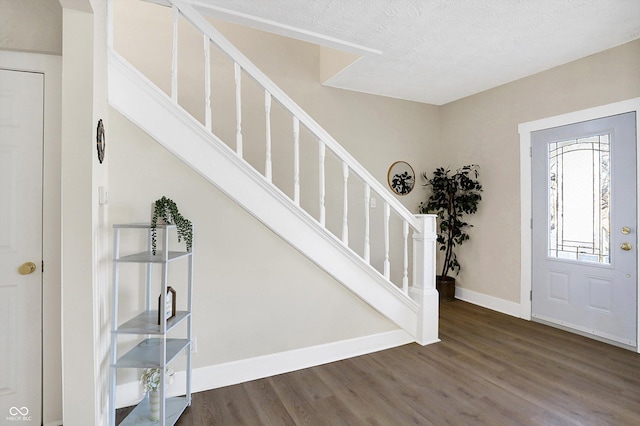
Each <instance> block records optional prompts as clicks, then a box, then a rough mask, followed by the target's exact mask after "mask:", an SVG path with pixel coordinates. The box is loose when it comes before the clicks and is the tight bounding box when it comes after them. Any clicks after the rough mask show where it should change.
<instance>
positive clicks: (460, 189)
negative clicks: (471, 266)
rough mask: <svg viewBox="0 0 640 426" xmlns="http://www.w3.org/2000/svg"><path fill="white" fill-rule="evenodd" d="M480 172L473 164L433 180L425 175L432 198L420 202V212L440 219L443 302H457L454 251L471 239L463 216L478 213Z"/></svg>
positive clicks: (440, 172)
mask: <svg viewBox="0 0 640 426" xmlns="http://www.w3.org/2000/svg"><path fill="white" fill-rule="evenodd" d="M478 169H479V167H478V165H476V164H471V165H466V166H464V167H462V168H460V169H458V170H456V171H455V173H454V172H452V171H451V170H450V169H448V168H447V169H445V168H443V167H439V168H437V169H436V170H435V171H434V172H433V176H432V177H428V176H427V174H426V173H423V174H422V177H423V178H424V180H425V181H426V182H427V183H426V184H425V185H424V186H427V187H431V195H430V196H429V198H428V199H427V201H426V202H421V203H420V205H419V207H418V209H419V212H420V213H435V214H436V215H438V218H439V219H440V220H439V226H438V231H437V232H438V236H437V242H438V245H439V248H440V250H441V251H444V263H443V265H442V273H441V274H440V275H438V276H437V277H436V288H437V290H438V292H439V293H440V300H442V301H451V300H454V299H455V285H456V280H455V278H453V277H450V276H449V273H450V272H453V273H455V274H456V275H457V274H458V273H459V272H460V263H459V262H458V258H457V256H456V252H455V249H456V247H457V246H459V245H461V244H462V243H464V242H465V241H467V240H468V239H469V234H468V233H467V230H468V228H470V227H472V226H473V225H471V224H469V223H468V222H466V221H465V220H464V216H465V215H470V214H474V213H476V212H477V211H478V203H479V202H480V200H481V199H482V197H481V196H480V193H481V192H482V185H481V184H480V182H479V181H478Z"/></svg>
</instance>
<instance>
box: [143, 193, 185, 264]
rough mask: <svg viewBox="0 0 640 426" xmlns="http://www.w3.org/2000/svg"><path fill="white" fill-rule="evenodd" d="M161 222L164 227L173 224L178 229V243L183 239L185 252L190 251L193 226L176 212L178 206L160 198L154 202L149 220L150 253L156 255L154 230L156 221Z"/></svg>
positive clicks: (156, 224)
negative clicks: (185, 247) (185, 246)
mask: <svg viewBox="0 0 640 426" xmlns="http://www.w3.org/2000/svg"><path fill="white" fill-rule="evenodd" d="M159 220H162V223H164V224H165V225H172V224H175V225H176V227H177V228H178V242H180V241H181V240H182V239H184V242H185V243H186V245H187V251H191V246H192V244H193V226H192V225H191V221H190V220H188V219H185V218H184V217H183V216H182V215H181V214H180V211H179V210H178V206H177V205H176V203H174V202H173V200H171V199H169V198H167V197H164V196H163V197H162V198H160V199H159V200H156V202H155V203H154V207H153V217H152V218H151V251H152V252H153V255H154V256H155V255H156V228H157V226H158V221H159Z"/></svg>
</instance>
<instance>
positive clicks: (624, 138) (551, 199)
mask: <svg viewBox="0 0 640 426" xmlns="http://www.w3.org/2000/svg"><path fill="white" fill-rule="evenodd" d="M635 126H636V116H635V112H630V113H626V114H620V115H615V116H611V117H605V118H601V119H597V120H591V121H586V122H582V123H575V124H570V125H566V126H562V127H556V128H552V129H546V130H540V131H537V132H533V133H532V135H531V142H532V174H533V176H532V186H533V190H532V195H533V200H532V206H533V207H532V208H533V259H532V261H533V282H532V299H531V316H532V318H534V319H538V320H542V321H545V322H549V323H552V324H557V325H559V326H562V327H565V328H569V329H573V330H576V331H578V332H580V333H582V334H587V335H590V336H593V337H595V338H598V339H602V340H605V341H610V342H614V343H617V344H622V345H625V346H630V347H636V344H637V342H636V340H637V332H636V327H637V319H636V313H637V306H636V305H637V296H636V291H637V290H636V289H637V272H636V271H637V224H636V217H637V213H636V205H637V204H636V193H637V192H636V137H635V134H636V133H635V132H636V128H635Z"/></svg>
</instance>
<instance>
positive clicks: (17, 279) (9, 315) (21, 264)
mask: <svg viewBox="0 0 640 426" xmlns="http://www.w3.org/2000/svg"><path fill="white" fill-rule="evenodd" d="M43 90H44V76H43V75H42V74H40V73H31V72H21V71H12V70H5V69H0V424H34V425H35V424H38V425H39V424H41V405H42V401H41V398H42V269H41V264H42V152H43V105H44V95H43Z"/></svg>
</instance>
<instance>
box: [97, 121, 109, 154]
mask: <svg viewBox="0 0 640 426" xmlns="http://www.w3.org/2000/svg"><path fill="white" fill-rule="evenodd" d="M96 145H97V148H98V161H100V164H102V161H103V160H104V151H105V149H106V145H107V144H106V142H105V138H104V124H102V119H100V120H98V128H97V129H96Z"/></svg>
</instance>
